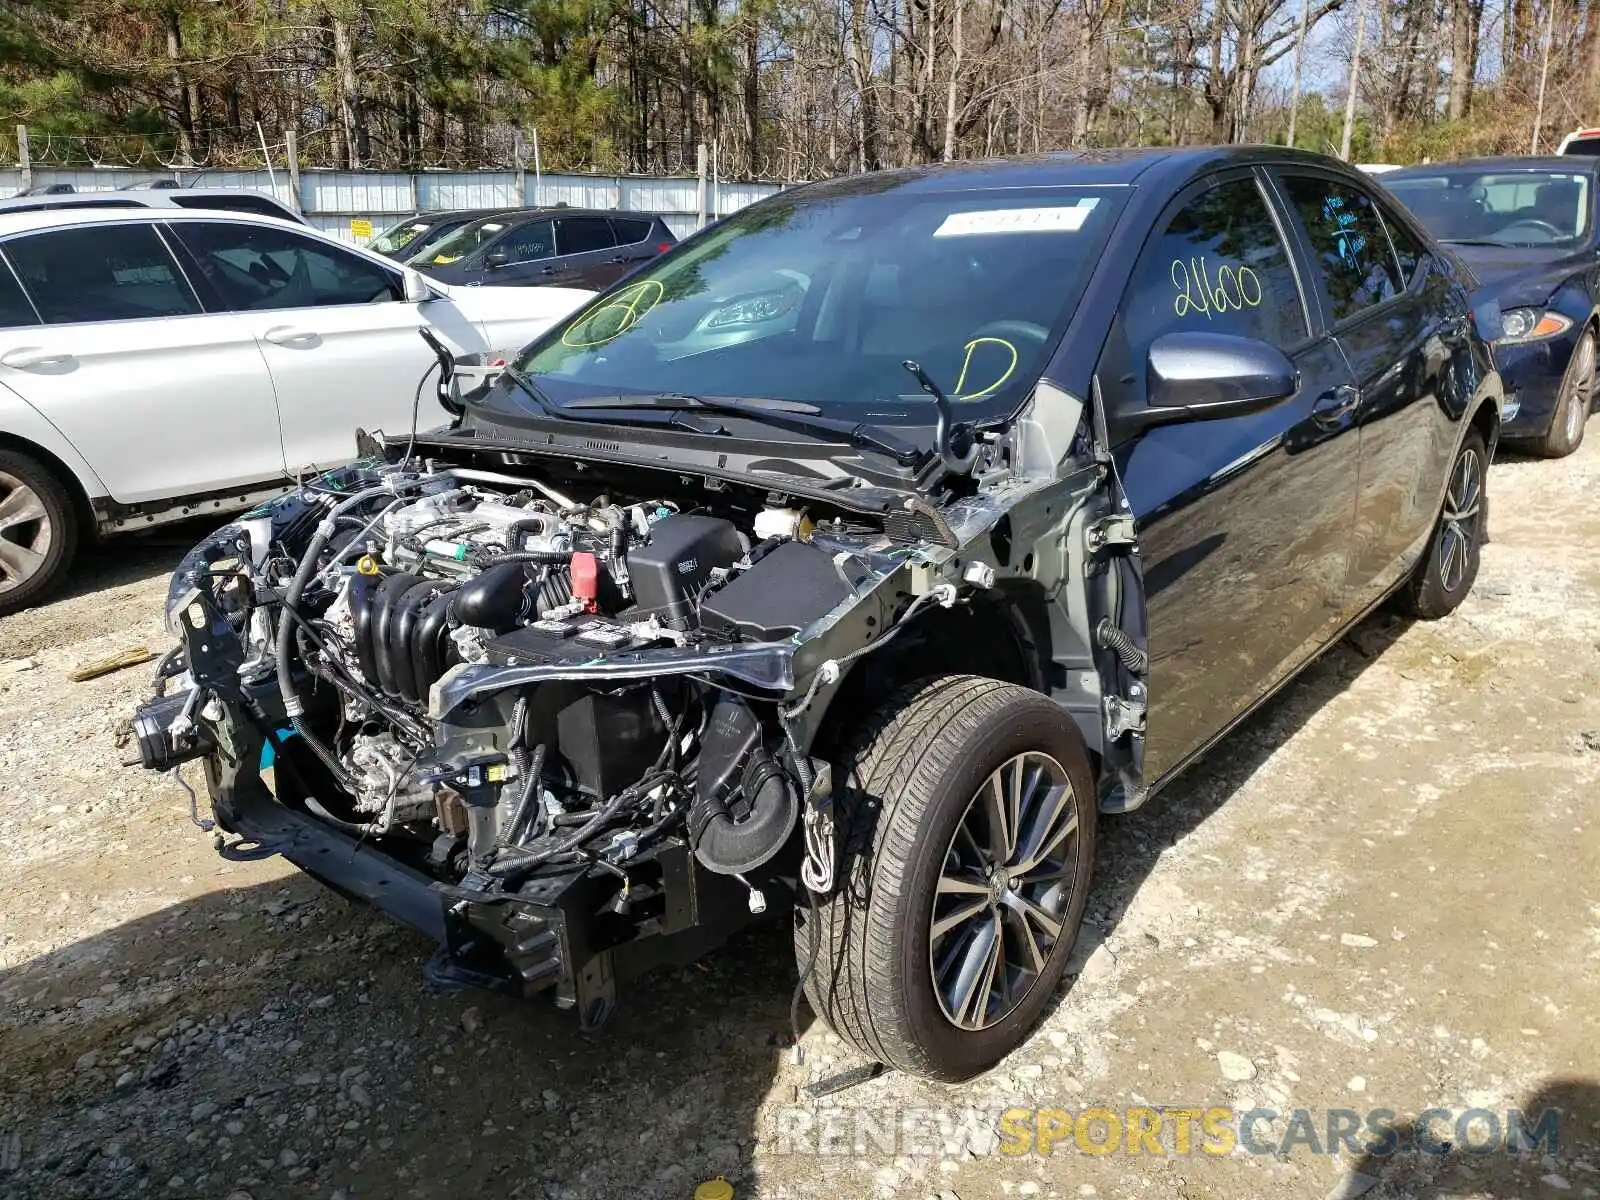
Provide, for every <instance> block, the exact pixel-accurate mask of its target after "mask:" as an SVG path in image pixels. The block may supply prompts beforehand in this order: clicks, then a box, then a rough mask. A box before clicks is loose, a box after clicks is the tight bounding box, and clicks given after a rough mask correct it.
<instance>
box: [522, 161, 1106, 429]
mask: <svg viewBox="0 0 1600 1200" xmlns="http://www.w3.org/2000/svg"><path fill="white" fill-rule="evenodd" d="M896 182H897V181H896V179H895V177H893V176H877V177H869V178H868V179H866V180H864V181H848V182H841V183H838V184H834V185H826V186H825V187H824V188H823V189H822V190H820V191H819V190H813V189H804V190H801V191H797V192H795V193H793V194H789V195H783V194H780V195H779V196H776V197H774V198H772V199H771V200H768V201H765V202H763V203H761V204H757V205H754V206H752V207H750V208H747V209H744V210H743V211H741V212H739V213H736V214H734V215H733V216H730V217H727V218H725V219H724V220H723V221H722V222H721V224H719V225H717V226H716V227H715V228H713V229H709V230H707V231H706V232H705V233H704V234H703V235H701V236H700V237H697V238H695V239H694V240H692V241H690V242H688V243H686V244H685V245H684V246H683V247H682V248H681V249H680V250H678V251H676V252H673V253H670V254H668V255H666V256H665V257H663V258H660V259H657V260H656V261H655V262H654V263H653V264H652V265H651V266H649V267H647V268H645V269H644V270H642V271H640V272H638V273H636V274H634V275H633V276H631V277H630V278H629V280H628V282H627V283H626V284H625V285H624V286H622V287H621V288H618V289H617V290H615V291H613V292H611V293H610V294H609V295H607V296H605V297H603V298H601V299H600V300H599V301H597V302H596V303H595V304H593V305H591V306H590V307H589V308H587V309H584V310H582V311H581V312H579V313H578V314H577V315H576V316H575V317H573V318H572V319H570V320H569V321H566V322H563V323H562V324H559V325H557V326H555V327H554V328H552V329H551V331H550V332H549V333H547V334H545V335H544V336H543V337H541V338H540V339H539V340H538V341H536V342H535V343H534V344H533V345H532V346H530V347H529V348H528V349H527V350H526V351H524V353H523V356H522V358H521V360H520V362H519V364H518V365H519V366H520V367H522V369H523V370H524V371H526V372H527V373H528V374H530V375H535V376H538V377H539V379H540V383H541V384H542V385H543V386H544V387H545V388H546V389H547V390H548V391H549V392H550V393H551V395H552V396H554V397H555V398H557V399H559V400H565V399H568V398H572V397H576V396H581V395H598V394H627V395H633V394H644V395H656V394H658V393H663V392H678V391H682V392H691V393H696V394H700V395H705V396H747V397H748V396H757V397H763V398H773V399H783V400H797V401H804V402H808V403H812V404H817V405H820V406H822V407H823V408H824V409H825V410H826V409H833V410H837V409H841V408H843V409H847V410H850V409H853V410H855V411H853V412H850V413H849V415H852V416H862V415H864V416H866V417H867V418H868V419H880V420H881V419H885V418H892V417H893V416H894V415H896V414H894V413H882V412H880V413H876V414H873V413H867V414H862V413H860V411H859V406H862V405H870V404H872V403H874V402H882V401H885V400H894V399H897V398H901V397H906V396H912V395H919V393H918V390H917V385H916V382H915V380H913V379H912V377H911V376H910V375H909V374H908V373H907V372H906V370H905V369H904V368H903V367H902V366H901V363H902V362H903V361H904V360H906V359H915V360H916V361H917V362H919V363H921V364H922V366H923V367H924V368H925V369H926V370H927V371H928V373H929V374H930V375H931V376H932V377H933V379H934V380H935V381H936V382H937V383H939V384H940V386H941V387H942V388H943V389H944V390H945V392H947V393H948V394H949V395H950V396H951V398H952V399H954V400H956V401H958V402H959V401H967V402H983V404H984V406H985V407H986V408H989V409H990V410H991V411H995V410H999V409H1000V408H1002V407H1003V406H1005V407H1007V408H1008V409H1009V407H1012V406H1015V405H1016V404H1017V403H1018V402H1020V400H1021V399H1022V398H1023V396H1024V395H1025V394H1026V392H1027V390H1028V389H1029V388H1031V386H1032V384H1033V382H1034V381H1035V380H1036V379H1037V378H1038V374H1039V372H1040V371H1041V370H1042V369H1043V367H1044V362H1045V358H1046V355H1047V353H1048V351H1049V349H1050V347H1051V346H1052V345H1053V344H1054V342H1055V340H1056V337H1057V336H1058V335H1059V333H1060V331H1061V329H1062V327H1063V326H1064V325H1065V323H1066V320H1067V318H1068V317H1069V316H1070V315H1071V313H1072V311H1073V309H1074V308H1075V307H1076V305H1077V302H1078V298H1079V296H1080V295H1081V293H1082V290H1083V286H1084V282H1085V280H1086V278H1087V276H1088V272H1089V269H1090V267H1091V266H1092V265H1093V264H1094V263H1095V262H1096V261H1097V259H1098V258H1099V256H1100V251H1101V249H1102V247H1103V246H1104V243H1105V236H1106V231H1107V230H1108V229H1109V228H1110V227H1111V223H1112V220H1113V218H1114V216H1115V211H1116V209H1117V208H1118V207H1119V205H1120V204H1121V202H1122V201H1121V197H1122V191H1121V190H1120V189H1117V188H1091V187H1051V188H1016V189H1010V188H1008V189H1006V190H1004V191H957V192H943V193H926V192H908V191H906V190H902V189H901V188H900V187H896V186H894V185H895V183H896ZM886 184H887V185H889V186H888V189H886V186H885V185H886ZM914 411H915V412H916V414H917V416H916V419H915V422H914V423H918V424H921V423H929V424H931V422H932V416H931V410H930V412H929V413H928V414H926V415H925V414H924V405H918V406H917V407H916V409H915V410H914Z"/></svg>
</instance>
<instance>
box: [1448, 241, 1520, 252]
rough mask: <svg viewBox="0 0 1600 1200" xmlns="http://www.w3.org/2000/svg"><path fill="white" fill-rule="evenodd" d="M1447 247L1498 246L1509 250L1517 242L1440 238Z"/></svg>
mask: <svg viewBox="0 0 1600 1200" xmlns="http://www.w3.org/2000/svg"><path fill="white" fill-rule="evenodd" d="M1439 240H1440V241H1441V242H1443V243H1444V244H1445V245H1446V246H1498V247H1499V248H1500V249H1502V250H1509V249H1510V248H1511V247H1512V246H1514V245H1516V243H1515V242H1497V241H1495V240H1494V239H1493V238H1440V239H1439Z"/></svg>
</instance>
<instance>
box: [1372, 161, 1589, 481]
mask: <svg viewBox="0 0 1600 1200" xmlns="http://www.w3.org/2000/svg"><path fill="white" fill-rule="evenodd" d="M1597 180H1600V159H1597V158H1583V157H1574V156H1567V157H1561V158H1472V159H1465V160H1463V161H1461V162H1453V163H1440V164H1438V165H1436V166H1427V167H1408V168H1406V169H1404V170H1400V171H1390V172H1388V173H1386V174H1385V175H1384V176H1383V183H1384V185H1385V186H1387V187H1388V188H1389V190H1390V191H1392V192H1393V193H1394V194H1395V195H1396V196H1398V197H1399V198H1400V200H1401V201H1402V202H1403V203H1404V204H1405V205H1406V206H1407V207H1408V208H1410V209H1411V211H1412V212H1413V213H1414V214H1415V215H1416V216H1417V218H1418V219H1419V220H1420V221H1421V222H1422V223H1423V224H1424V225H1426V226H1427V227H1428V229H1429V230H1430V231H1431V232H1432V233H1433V235H1434V236H1435V237H1436V238H1438V239H1439V240H1440V241H1441V242H1443V243H1444V244H1445V245H1446V246H1448V247H1450V249H1451V250H1453V251H1455V252H1456V253H1457V254H1459V255H1460V256H1461V257H1462V258H1463V259H1465V260H1466V261H1467V263H1468V264H1469V265H1470V266H1471V268H1472V270H1473V272H1474V273H1475V274H1476V275H1477V276H1478V278H1479V279H1481V280H1483V282H1484V284H1485V285H1486V286H1487V287H1488V288H1489V289H1490V290H1491V291H1493V292H1494V294H1495V296H1496V298H1497V299H1498V300H1499V303H1500V307H1501V310H1502V312H1503V314H1504V316H1503V318H1502V321H1503V327H1502V329H1501V331H1500V334H1499V335H1498V336H1497V337H1496V338H1495V363H1496V365H1497V366H1498V367H1499V369H1500V375H1501V378H1502V379H1503V380H1504V382H1505V389H1506V424H1505V431H1504V433H1505V437H1506V440H1507V441H1512V440H1515V441H1517V442H1519V443H1523V444H1526V445H1527V446H1528V447H1529V448H1530V449H1533V450H1535V451H1537V452H1538V453H1541V454H1544V455H1547V456H1549V457H1551V458H1560V457H1562V456H1564V455H1567V454H1571V453H1572V452H1573V451H1574V450H1576V449H1577V448H1578V444H1579V443H1580V442H1581V441H1582V440H1583V431H1584V426H1585V425H1586V423H1587V422H1588V419H1589V413H1590V411H1591V410H1592V407H1593V404H1594V390H1595V362H1596V354H1595V349H1596V344H1597V343H1596V338H1597V337H1600V221H1597V220H1596V211H1597V210H1596V191H1597V189H1596V186H1595V185H1596V182H1597Z"/></svg>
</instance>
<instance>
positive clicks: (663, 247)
mask: <svg viewBox="0 0 1600 1200" xmlns="http://www.w3.org/2000/svg"><path fill="white" fill-rule="evenodd" d="M671 249H672V243H671V242H662V243H661V245H659V246H657V247H656V253H657V254H665V253H666V252H667V251H668V250H671Z"/></svg>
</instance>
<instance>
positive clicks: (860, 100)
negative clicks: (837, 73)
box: [850, 0, 879, 171]
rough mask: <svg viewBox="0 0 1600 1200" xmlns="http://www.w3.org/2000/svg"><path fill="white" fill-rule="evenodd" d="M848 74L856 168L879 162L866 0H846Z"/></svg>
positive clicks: (873, 166) (874, 167) (866, 168)
mask: <svg viewBox="0 0 1600 1200" xmlns="http://www.w3.org/2000/svg"><path fill="white" fill-rule="evenodd" d="M850 77H851V80H852V81H853V82H854V84H855V88H856V161H857V163H859V164H860V165H859V168H858V169H859V170H862V171H874V170H877V168H878V166H879V155H878V108H877V100H876V94H875V92H874V89H873V86H872V29H871V27H870V26H869V25H868V23H867V0H850Z"/></svg>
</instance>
